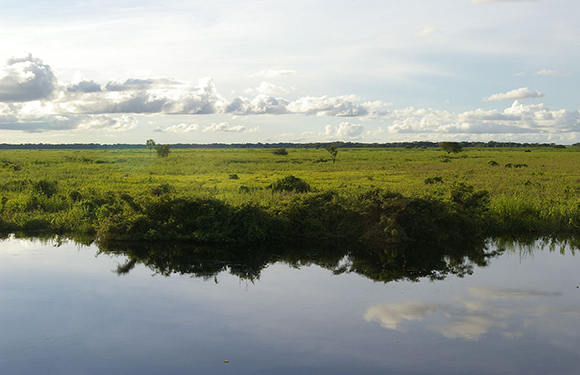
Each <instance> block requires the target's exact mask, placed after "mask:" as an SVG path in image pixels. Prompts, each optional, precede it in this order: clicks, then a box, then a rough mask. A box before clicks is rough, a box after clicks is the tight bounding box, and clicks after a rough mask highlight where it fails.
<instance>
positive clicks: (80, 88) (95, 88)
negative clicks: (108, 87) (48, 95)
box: [66, 81, 102, 93]
mask: <svg viewBox="0 0 580 375" xmlns="http://www.w3.org/2000/svg"><path fill="white" fill-rule="evenodd" d="M66 91H68V92H78V93H91V92H101V91H102V89H101V85H99V84H98V83H96V82H95V81H80V82H78V83H75V84H73V85H69V86H67V88H66Z"/></svg>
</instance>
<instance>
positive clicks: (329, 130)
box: [325, 122, 364, 138]
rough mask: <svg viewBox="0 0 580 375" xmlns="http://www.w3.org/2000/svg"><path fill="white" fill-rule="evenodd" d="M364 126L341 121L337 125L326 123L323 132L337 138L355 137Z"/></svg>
mask: <svg viewBox="0 0 580 375" xmlns="http://www.w3.org/2000/svg"><path fill="white" fill-rule="evenodd" d="M363 130H364V126H363V125H360V124H350V123H348V122H341V123H340V125H339V126H338V127H334V126H332V125H326V127H325V134H326V135H327V136H333V137H337V138H355V137H358V136H360V135H361V134H362V132H363Z"/></svg>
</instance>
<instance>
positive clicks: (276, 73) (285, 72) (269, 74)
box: [250, 69, 296, 78]
mask: <svg viewBox="0 0 580 375" xmlns="http://www.w3.org/2000/svg"><path fill="white" fill-rule="evenodd" d="M295 74H296V72H295V71H294V70H290V69H280V70H276V69H268V70H260V71H259V72H256V73H254V74H251V75H250V77H265V78H276V77H282V76H291V75H295Z"/></svg>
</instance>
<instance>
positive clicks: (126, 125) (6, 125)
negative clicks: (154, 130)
mask: <svg viewBox="0 0 580 375" xmlns="http://www.w3.org/2000/svg"><path fill="white" fill-rule="evenodd" d="M137 124H138V121H137V119H136V118H134V117H133V116H128V115H123V116H121V117H118V118H115V117H112V116H109V115H45V116H22V117H20V118H16V117H14V116H2V115H0V129H6V130H19V131H24V132H28V133H38V132H46V131H51V130H104V131H107V132H123V131H127V130H131V129H133V128H135V127H136V126H137Z"/></svg>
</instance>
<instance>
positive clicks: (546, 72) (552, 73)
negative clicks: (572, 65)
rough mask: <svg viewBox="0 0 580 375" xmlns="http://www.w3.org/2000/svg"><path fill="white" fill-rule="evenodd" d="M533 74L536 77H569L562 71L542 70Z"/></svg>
mask: <svg viewBox="0 0 580 375" xmlns="http://www.w3.org/2000/svg"><path fill="white" fill-rule="evenodd" d="M534 74H535V75H538V76H569V75H570V74H569V73H567V72H564V71H562V70H550V69H542V70H540V71H538V72H536V73H534Z"/></svg>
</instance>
